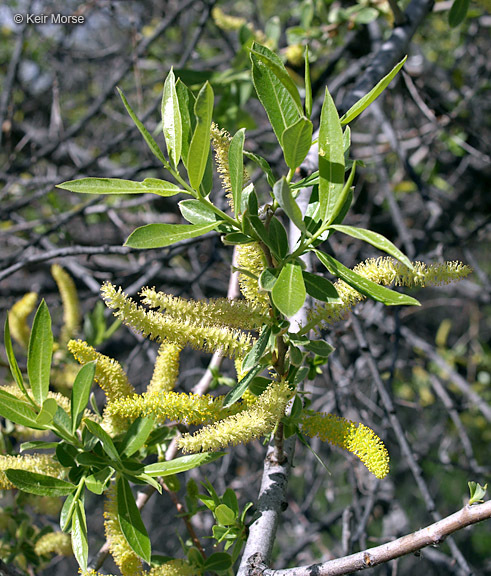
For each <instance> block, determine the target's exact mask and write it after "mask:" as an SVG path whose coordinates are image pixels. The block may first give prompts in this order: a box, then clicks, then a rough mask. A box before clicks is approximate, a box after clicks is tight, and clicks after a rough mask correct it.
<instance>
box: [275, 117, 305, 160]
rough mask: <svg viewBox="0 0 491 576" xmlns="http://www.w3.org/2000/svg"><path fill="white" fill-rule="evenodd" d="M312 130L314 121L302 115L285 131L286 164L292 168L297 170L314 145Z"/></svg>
mask: <svg viewBox="0 0 491 576" xmlns="http://www.w3.org/2000/svg"><path fill="white" fill-rule="evenodd" d="M312 131H313V125H312V122H311V121H310V120H308V119H307V118H305V116H302V117H301V118H299V119H298V120H297V121H296V122H295V124H292V125H291V126H288V128H286V129H285V131H284V132H283V135H282V137H281V147H282V148H283V154H284V156H285V162H286V165H287V166H288V167H289V168H291V169H292V170H295V168H297V167H298V166H300V164H301V163H302V162H303V161H304V160H305V157H306V156H307V154H308V152H309V150H310V147H311V146H312Z"/></svg>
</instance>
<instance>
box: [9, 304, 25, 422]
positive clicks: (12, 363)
mask: <svg viewBox="0 0 491 576" xmlns="http://www.w3.org/2000/svg"><path fill="white" fill-rule="evenodd" d="M3 334H4V342H5V352H6V354H7V360H8V363H9V367H10V372H11V374H12V376H13V378H14V380H15V382H16V384H17V386H18V387H19V388H20V390H21V391H22V393H23V394H24V396H25V397H26V398H28V397H29V396H28V393H27V390H26V387H25V384H24V378H23V376H22V372H21V371H20V368H19V364H18V363H17V359H16V357H15V354H14V348H13V346H12V338H11V337H10V326H9V317H8V315H7V318H5V327H4V333H3ZM5 418H8V416H5ZM9 420H10V418H9Z"/></svg>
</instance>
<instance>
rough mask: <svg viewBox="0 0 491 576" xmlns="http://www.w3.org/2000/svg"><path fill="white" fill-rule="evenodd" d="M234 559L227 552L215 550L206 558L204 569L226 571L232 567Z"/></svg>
mask: <svg viewBox="0 0 491 576" xmlns="http://www.w3.org/2000/svg"><path fill="white" fill-rule="evenodd" d="M232 564H233V560H232V556H230V554H227V553H226V552H214V553H213V554H211V555H210V556H208V558H207V559H206V560H205V563H204V565H203V569H204V570H205V571H206V572H224V571H225V570H229V569H230V568H231V567H232Z"/></svg>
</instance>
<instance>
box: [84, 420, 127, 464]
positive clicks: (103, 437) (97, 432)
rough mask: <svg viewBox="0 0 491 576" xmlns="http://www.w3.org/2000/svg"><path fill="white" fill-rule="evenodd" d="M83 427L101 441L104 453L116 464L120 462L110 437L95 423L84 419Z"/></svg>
mask: <svg viewBox="0 0 491 576" xmlns="http://www.w3.org/2000/svg"><path fill="white" fill-rule="evenodd" d="M84 423H85V425H86V426H87V428H88V429H89V431H90V432H91V433H92V434H93V435H94V436H96V437H97V438H99V440H100V441H101V444H102V447H103V448H104V452H105V453H106V454H107V455H108V456H109V458H111V459H112V460H114V461H116V462H120V461H121V459H120V456H119V452H118V451H117V450H116V447H115V446H114V442H113V441H112V438H111V436H109V434H108V433H107V432H106V431H105V430H104V429H103V428H102V426H100V425H99V424H97V422H94V421H93V420H90V419H89V418H85V420H84Z"/></svg>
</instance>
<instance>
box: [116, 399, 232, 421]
mask: <svg viewBox="0 0 491 576" xmlns="http://www.w3.org/2000/svg"><path fill="white" fill-rule="evenodd" d="M223 398H224V397H223V396H218V397H214V396H210V395H208V394H205V395H203V396H198V395H197V394H186V393H184V392H160V393H158V394H155V393H154V394H145V393H144V394H141V395H137V394H135V395H134V396H131V397H128V398H124V399H120V400H116V401H114V402H110V403H108V405H107V407H106V411H105V413H108V414H109V415H119V416H122V417H125V418H131V419H134V418H138V417H139V416H152V417H154V418H156V419H157V421H158V422H160V423H161V422H165V420H177V421H180V422H185V423H186V424H203V423H207V422H214V421H215V420H218V419H219V418H223V417H224V416H227V415H229V414H231V413H234V412H237V411H238V410H241V409H242V407H241V405H240V404H234V405H233V406H231V407H230V408H225V409H224V408H222V403H223Z"/></svg>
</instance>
